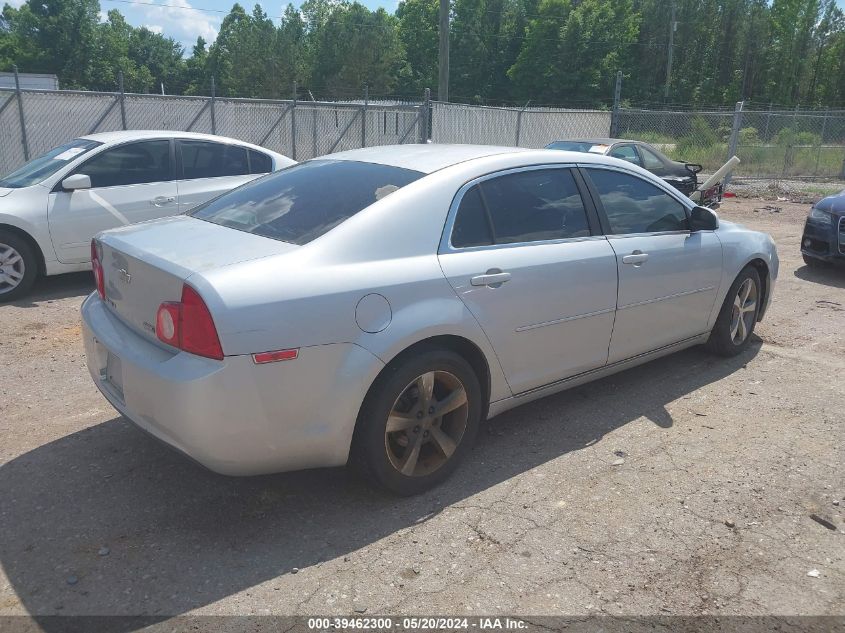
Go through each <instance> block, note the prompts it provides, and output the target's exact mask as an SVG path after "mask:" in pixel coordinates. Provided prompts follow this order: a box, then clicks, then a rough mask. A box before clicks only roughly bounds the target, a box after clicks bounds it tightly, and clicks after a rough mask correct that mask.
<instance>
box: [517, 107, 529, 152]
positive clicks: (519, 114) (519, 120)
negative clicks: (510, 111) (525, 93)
mask: <svg viewBox="0 0 845 633" xmlns="http://www.w3.org/2000/svg"><path fill="white" fill-rule="evenodd" d="M529 103H531V99H529V100H528V101H526V102H525V105H524V106H522V108H521V109H520V111H519V112H517V113H516V143H515V145H516V147H519V134H520V132H522V113H523V112H525V108H527V107H528V104H529Z"/></svg>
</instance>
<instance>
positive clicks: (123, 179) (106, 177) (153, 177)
mask: <svg viewBox="0 0 845 633" xmlns="http://www.w3.org/2000/svg"><path fill="white" fill-rule="evenodd" d="M76 173H77V174H85V175H86V176H88V177H90V178H91V186H92V187H118V186H121V185H139V184H143V183H150V182H163V181H166V180H170V179H171V174H170V141H168V140H166V139H162V140H158V141H141V142H139V143H127V144H126V145H119V146H117V147H115V148H113V149H107V150H105V151H103V152H100V153H99V154H97V155H96V156H94V157H93V158H91V160H89V161H87V162H85V163H84V164H82V165H81V166H80V167H79V168H78V169H77V170H76Z"/></svg>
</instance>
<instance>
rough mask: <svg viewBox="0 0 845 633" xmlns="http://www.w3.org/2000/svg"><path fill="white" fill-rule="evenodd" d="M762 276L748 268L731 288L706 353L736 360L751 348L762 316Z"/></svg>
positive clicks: (708, 342) (743, 270) (711, 333)
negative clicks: (755, 326) (758, 319)
mask: <svg viewBox="0 0 845 633" xmlns="http://www.w3.org/2000/svg"><path fill="white" fill-rule="evenodd" d="M760 288H761V284H760V274H759V273H758V272H757V269H756V268H754V267H753V266H746V267H745V268H743V269H742V271H741V272H740V273H739V275H737V277H736V279H734V282H733V283H732V284H731V287H730V290H728V294H727V295H725V301H724V303H723V304H722V309H721V310H720V311H719V316H718V317H717V318H716V324H715V325H714V326H713V329H712V330H711V331H710V338H709V339H708V341H707V344H706V345H707V349H709V350H710V351H711V352H713V353H714V354H718V355H719V356H736V355H737V354H739V353H741V352H742V351H743V350H745V348H746V347H748V343H749V342H750V341H751V334H752V333H753V332H754V325H755V324H756V323H757V315H758V314H759V313H760V299H761V296H762V295H761V292H760Z"/></svg>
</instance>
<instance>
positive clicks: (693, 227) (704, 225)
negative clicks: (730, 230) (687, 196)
mask: <svg viewBox="0 0 845 633" xmlns="http://www.w3.org/2000/svg"><path fill="white" fill-rule="evenodd" d="M689 228H690V231H692V232H693V233H694V232H696V231H715V230H716V229H718V228H719V216H718V215H716V212H715V211H713V210H712V209H708V208H707V207H693V208H692V211H690V214H689Z"/></svg>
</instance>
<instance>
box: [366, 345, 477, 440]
mask: <svg viewBox="0 0 845 633" xmlns="http://www.w3.org/2000/svg"><path fill="white" fill-rule="evenodd" d="M434 349H445V350H449V351H451V352H454V353H455V354H457V355H458V356H460V357H461V358H463V359H464V360H465V361H467V362H468V363H469V365H470V367H472V370H473V371H474V372H475V375H476V376H477V377H478V384H479V385H481V393H482V407H481V419H482V420H485V419H486V418H487V412H488V410H489V408H490V393H491V389H492V386H491V381H492V375H491V373H490V364H489V362H488V360H487V357H486V356H485V354H484V352H483V351H482V350H481V348H480V347H478V345H476V344H475V343H473V342H472V341H471V340H469V339H468V338H466V337H463V336H459V335H456V334H438V335H434V336H429V337H427V338H424V339H421V340H419V341H416V342H415V343H412V344H411V345H408V346H407V347H405V348H404V349H402V350H401V351H400V352H398V353H397V354H395V355H394V356H393V357H392V358H391V359H390V360H388V361H387V362H386V363H385V365H384V367H383V368H382V369H381V371H379V373H378V374H377V375H376V377H375V379H374V380H373V381H372V383H370V386H369V388H368V389H367V394H366V396H365V397H364V400H363V401H362V403H361V408H363V406H364V402H365V401H366V400H367V399H368V398H369V397H370V394H371V393H372V391H373V389H374V388H375V386H376V385H377V384H378V383H379V381H380V379H381V378H382V377H383V376H384V375H385V374H386V373H387V372H389V371H392V370H393V368H395V367H397V366H398V365H400V364H401V363H402V362H404V360H405V359H406V358H408V357H409V356H413V355H415V354H419V353H421V352H423V351H428V350H434ZM356 426H357V424H356Z"/></svg>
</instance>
